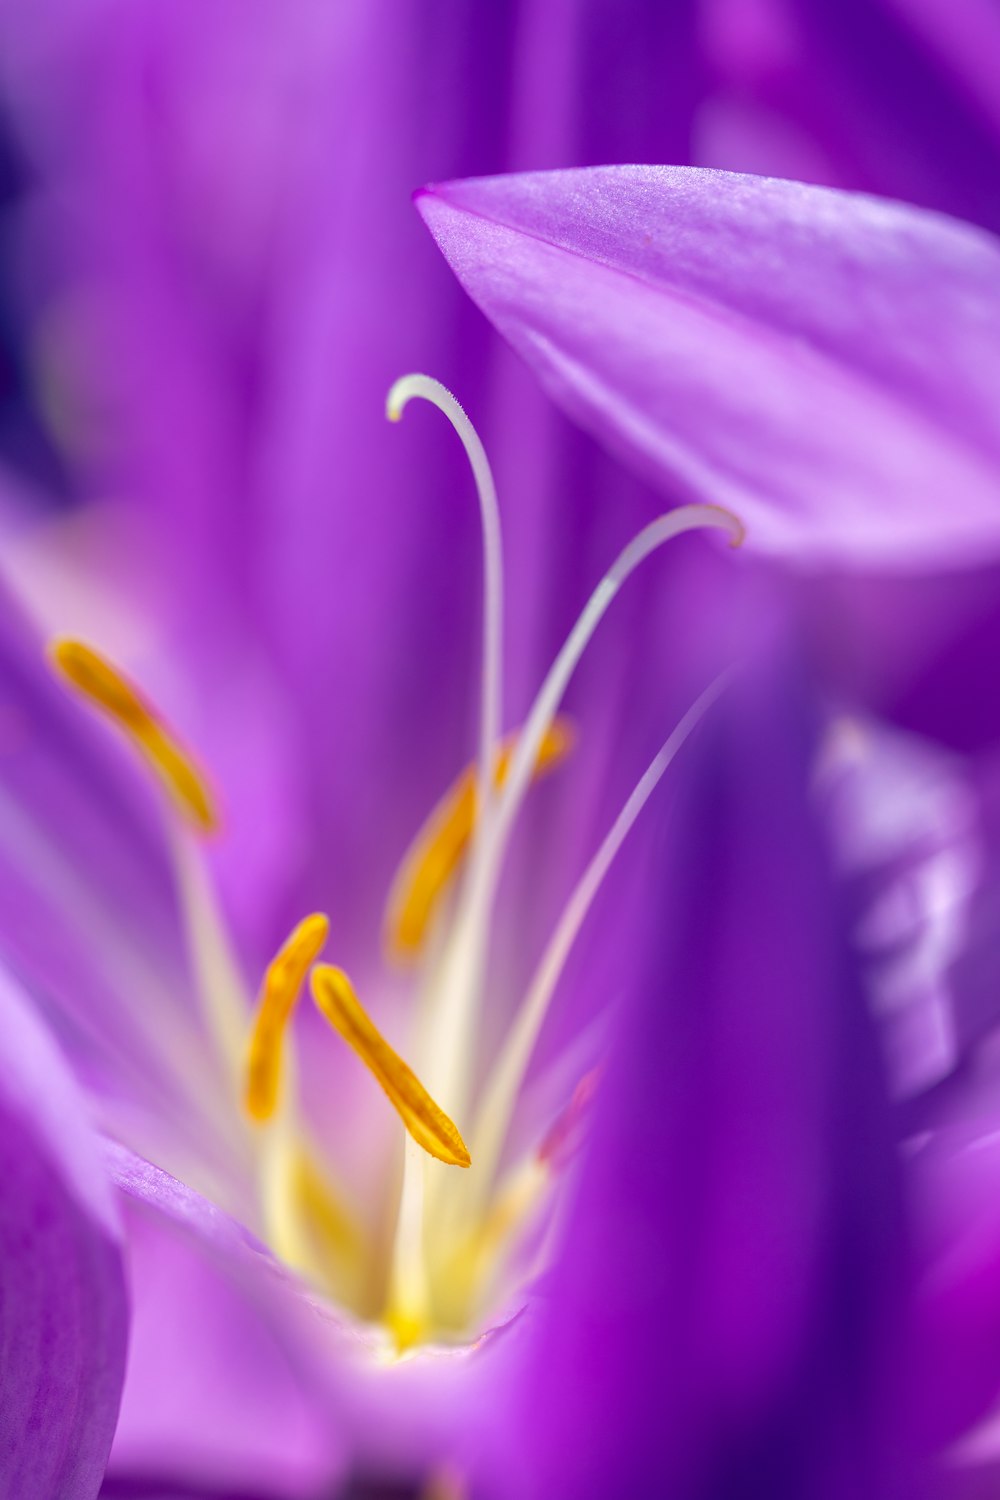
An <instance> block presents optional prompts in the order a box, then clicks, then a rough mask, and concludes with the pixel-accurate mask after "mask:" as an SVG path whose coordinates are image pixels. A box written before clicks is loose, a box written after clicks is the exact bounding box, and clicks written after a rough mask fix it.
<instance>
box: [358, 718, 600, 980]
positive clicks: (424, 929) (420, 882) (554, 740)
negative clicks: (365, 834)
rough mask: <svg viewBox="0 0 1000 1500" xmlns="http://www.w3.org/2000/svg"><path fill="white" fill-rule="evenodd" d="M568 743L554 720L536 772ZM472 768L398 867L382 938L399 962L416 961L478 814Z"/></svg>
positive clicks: (499, 776) (497, 772)
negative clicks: (384, 932)
mask: <svg viewBox="0 0 1000 1500" xmlns="http://www.w3.org/2000/svg"><path fill="white" fill-rule="evenodd" d="M516 743H517V736H516V735H508V737H507V739H506V740H505V741H504V742H503V744H502V745H501V747H500V749H499V750H498V751H497V754H496V758H495V760H494V763H493V781H494V785H495V786H496V787H497V788H499V787H502V786H503V784H504V781H505V780H506V779H507V772H508V771H509V769H510V763H511V759H512V757H513V754H514V747H515V745H516ZM572 747H573V729H572V725H571V724H570V722H569V720H568V719H565V718H557V719H555V720H554V721H553V723H552V725H551V727H550V728H549V730H548V732H547V734H546V735H545V737H544V739H543V740H542V743H541V746H540V748H539V751H538V758H537V760H536V761H535V773H534V774H535V776H536V777H537V776H542V775H544V774H545V772H546V771H549V770H552V769H553V768H554V767H555V766H557V765H559V763H560V762H561V761H563V760H565V758H566V756H567V755H568V754H569V752H570V750H571V749H572ZM477 802H478V798H477V795H476V772H475V768H474V767H469V769H468V770H466V771H463V773H462V775H461V776H460V777H459V778H458V780H457V781H456V782H455V783H454V785H453V786H452V787H451V788H450V789H449V790H448V791H447V792H446V793H445V795H444V796H443V797H442V799H441V801H440V802H439V803H438V804H437V806H436V807H435V808H434V810H433V812H432V813H431V814H430V816H429V817H428V819H427V821H426V822H425V823H424V825H423V827H422V828H421V830H420V832H419V833H418V834H417V836H416V838H415V839H414V841H413V843H412V844H411V845H410V849H409V851H408V853H407V854H406V856H405V858H404V860H403V862H402V864H401V865H400V867H399V873H398V874H397V876H396V879H395V880H394V881H393V886H392V891H391V892H390V895H389V901H388V905H387V910H386V924H385V926H386V940H387V946H388V948H389V951H390V953H391V955H392V957H393V958H394V959H396V960H397V961H398V962H400V963H407V962H411V961H412V960H413V959H415V958H416V957H417V956H418V955H419V953H420V951H421V949H422V948H423V945H424V940H425V938H426V936H427V933H428V931H429V929H430V925H431V919H432V917H433V915H434V912H435V909H436V908H437V904H438V902H439V901H440V899H441V897H442V895H443V894H444V892H445V890H446V889H447V887H448V883H449V881H450V880H451V878H452V876H453V875H454V873H455V871H456V869H457V868H458V865H459V863H460V862H461V859H462V856H463V855H464V853H465V851H466V849H467V848H468V846H469V840H470V839H471V838H472V834H473V831H474V829H475V826H476V818H477V816H478V807H477Z"/></svg>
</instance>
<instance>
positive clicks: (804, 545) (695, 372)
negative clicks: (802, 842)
mask: <svg viewBox="0 0 1000 1500" xmlns="http://www.w3.org/2000/svg"><path fill="white" fill-rule="evenodd" d="M418 202H419V207H420V211H421V213H422V214H423V216H424V218H425V220H426V221H427V223H428V225H429V227H430V228H431V230H432V232H433V233H434V235H435V237H436V239H437V240H438V243H439V245H440V246H441V248H442V250H443V251H444V253H445V255H446V256H447V257H448V259H449V261H450V263H451V265H452V267H453V269H454V270H455V271H456V274H457V275H458V276H459V278H460V280H461V281H462V282H463V284H464V285H465V287H466V289H467V290H468V291H469V292H470V294H471V295H472V297H473V298H474V299H475V300H476V301H477V302H478V303H479V305H480V306H481V307H482V308H483V310H484V311H485V312H486V313H487V315H488V316H489V317H490V318H491V319H492V320H493V321H494V322H495V323H496V325H497V327H498V328H499V329H500V330H501V332H503V333H504V334H505V336H506V337H507V338H508V339H509V340H510V341H511V343H512V344H513V345H514V347H515V348H516V349H517V350H518V351H519V352H520V353H521V354H522V355H523V356H524V357H525V358H526V359H527V360H528V361H529V363H530V364H532V366H533V367H534V368H535V370H536V372H537V373H538V375H539V377H540V378H541V380H542V381H543V383H544V385H545V387H546V389H547V390H548V391H549V393H550V395H552V396H553V398H554V399H555V400H556V401H557V402H559V403H560V404H561V405H562V406H563V407H564V408H565V409H566V410H567V411H568V412H569V413H570V414H571V415H572V416H573V417H574V418H575V419H576V420H577V421H579V422H580V423H581V424H582V425H583V426H585V427H587V428H588V429H589V430H591V431H593V432H594V433H596V434H597V435H598V436H599V437H600V438H601V439H602V440H603V441H605V442H607V443H608V444H609V446H610V447H612V448H613V449H614V450H615V451H616V452H617V453H618V454H620V455H621V456H624V457H625V458H626V459H628V460H629V461H630V462H631V463H633V464H634V465H635V466H636V467H637V468H638V469H639V470H640V471H641V472H642V473H643V474H644V475H645V476H647V477H648V478H650V479H652V480H654V482H658V483H659V484H660V485H661V486H662V487H663V488H664V489H665V490H666V492H667V493H668V494H669V495H670V496H671V497H672V498H675V499H680V498H690V497H692V496H694V497H696V498H698V499H703V500H711V501H715V502H717V503H719V504H721V505H726V506H728V507H730V508H731V509H733V510H735V511H736V512H737V514H738V515H740V517H741V518H742V519H743V520H744V521H745V523H746V525H747V528H748V533H749V536H748V545H749V546H751V547H756V548H759V549H762V550H764V551H767V552H776V553H780V554H785V555H790V556H791V557H793V558H795V559H799V560H801V561H803V562H805V561H816V560H817V559H822V560H825V561H835V560H843V561H850V562H855V563H867V564H872V563H875V562H882V563H885V564H889V565H896V566H900V565H911V566H912V565H914V564H923V565H927V564H928V563H929V562H930V561H931V560H932V559H933V561H934V562H935V563H936V564H937V565H938V566H940V565H941V564H942V562H944V561H947V560H951V561H953V562H970V561H973V560H976V559H978V558H980V557H983V556H990V555H995V553H996V551H997V548H998V545H1000V503H998V500H997V494H996V484H995V472H996V466H997V463H998V461H1000V416H998V413H997V407H996V402H995V399H994V395H993V393H994V391H995V388H996V382H997V378H998V373H1000V355H998V353H997V351H998V349H1000V297H998V295H997V290H996V288H997V283H998V276H1000V247H998V246H997V244H996V243H995V242H994V241H993V239H992V238H991V237H989V236H987V235H985V234H983V233H982V232H980V231H977V230H974V229H972V228H970V227H969V226H966V225H961V224H959V223H958V222H955V221H950V220H947V219H943V218H939V217H937V216H935V215H930V214H926V213H922V212H918V211H916V210H913V209H909V208H906V207H903V206H902V205H897V204H892V203H885V202H879V201H878V200H875V199H872V198H866V197H862V196H859V195H850V194H843V193H837V192H834V191H831V190H829V189H822V188H813V187H807V186H804V185H802V184H798V183H790V182H779V181H776V180H772V179H766V178H753V177H743V176H738V175H733V174H727V173H719V172H710V171H699V170H697V169H694V168H683V167H606V168H596V169H592V170H586V171H569V172H554V173H547V174H541V173H531V174H524V175H521V176H511V177H499V178H483V179H474V180H472V181H467V182H452V183H446V184H444V185H441V186H437V187H434V188H431V189H428V190H427V191H425V192H424V193H423V194H422V195H421V196H420V198H419V200H418Z"/></svg>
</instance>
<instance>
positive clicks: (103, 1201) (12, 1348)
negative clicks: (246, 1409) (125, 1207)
mask: <svg viewBox="0 0 1000 1500" xmlns="http://www.w3.org/2000/svg"><path fill="white" fill-rule="evenodd" d="M0 1035H2V1037H3V1045H2V1048H0V1181H2V1184H3V1186H2V1190H0V1493H2V1494H4V1495H10V1496H15V1495H16V1496H18V1497H19V1500H51V1497H52V1496H55V1495H58V1496H60V1500H89V1497H93V1496H94V1495H96V1494H97V1492H98V1489H99V1487H100V1483H101V1477H102V1475H103V1473H104V1466H105V1463H106V1460H107V1455H108V1450H109V1448H110V1446H111V1438H112V1434H113V1432H114V1428H115V1421H116V1418H117V1415H118V1400H119V1395H120V1392H121V1386H122V1376H123V1371H124V1365H125V1339H126V1326H127V1320H128V1313H127V1305H126V1295H125V1284H124V1275H123V1269H122V1261H121V1253H120V1249H119V1242H118V1240H119V1236H118V1228H117V1220H116V1214H115V1206H114V1201H113V1196H112V1193H111V1190H110V1186H109V1184H108V1182H107V1179H106V1177H105V1174H104V1170H103V1165H102V1161H101V1157H100V1153H99V1151H98V1150H97V1144H96V1138H95V1137H93V1136H92V1135H91V1132H90V1128H89V1124H88V1121H87V1119H86V1115H85V1113H84V1109H83V1105H82V1101H81V1100H80V1097H79V1095H78V1093H77V1091H76V1088H75V1085H74V1083H73V1080H72V1078H71V1077H70V1075H69V1072H68V1070H67V1068H66V1066H65V1064H64V1063H63V1061H62V1059H61V1058H60V1056H59V1054H58V1053H57V1052H56V1050H55V1047H54V1046H53V1044H52V1042H51V1040H50V1039H49V1037H48V1036H47V1035H46V1033H45V1031H44V1030H43V1028H42V1027H41V1025H40V1023H39V1022H38V1020H37V1019H36V1018H35V1017H34V1015H33V1014H32V1012H31V1010H30V1009H29V1007H28V1006H27V1004H26V1002H25V1001H24V1000H22V999H21V998H20V996H19V995H18V993H17V991H16V990H15V989H14V987H13V985H12V983H11V981H10V980H9V979H8V978H6V977H4V976H2V975H0Z"/></svg>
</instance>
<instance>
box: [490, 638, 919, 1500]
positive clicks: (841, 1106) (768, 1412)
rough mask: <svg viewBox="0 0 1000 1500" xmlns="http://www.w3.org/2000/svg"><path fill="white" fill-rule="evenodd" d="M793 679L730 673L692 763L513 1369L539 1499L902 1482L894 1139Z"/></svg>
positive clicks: (507, 1446) (858, 1489) (773, 1491)
mask: <svg viewBox="0 0 1000 1500" xmlns="http://www.w3.org/2000/svg"><path fill="white" fill-rule="evenodd" d="M786 668H787V662H784V661H782V660H781V659H780V658H779V659H778V660H772V661H771V662H769V663H766V664H765V670H764V671H760V670H759V669H754V670H747V671H746V672H744V673H743V675H742V676H740V677H738V678H737V679H736V680H735V681H734V683H733V685H732V687H731V689H730V690H729V691H728V692H727V694H725V695H724V696H723V698H722V699H721V700H720V702H719V705H718V707H717V710H716V712H715V714H714V716H713V718H711V719H710V720H709V721H708V722H706V725H705V727H704V731H703V733H702V735H701V736H700V738H699V743H698V746H697V749H698V754H697V755H696V756H692V757H690V758H689V759H688V760H687V762H686V763H685V766H686V770H687V772H688V775H687V778H686V787H685V792H686V794H684V795H682V794H679V795H678V801H677V807H678V810H679V813H680V817H679V819H678V820H677V821H675V822H674V824H673V825H672V827H671V829H670V840H669V848H670V850H671V851H672V860H673V863H672V865H671V867H670V876H671V878H670V879H669V881H668V883H667V884H666V885H663V884H660V885H656V886H653V887H651V888H650V904H649V908H648V920H649V923H650V938H651V942H652V948H651V955H652V956H653V961H652V962H650V964H649V965H648V967H647V970H646V977H645V983H644V984H642V985H640V986H639V987H638V990H637V993H636V994H635V995H634V997H633V998H632V1000H631V1001H626V1002H625V1007H624V1010H623V1013H622V1015H621V1029H620V1034H619V1038H618V1042H617V1045H616V1046H615V1047H614V1049H613V1051H612V1053H611V1055H610V1057H609V1058H608V1062H607V1072H606V1076H605V1080H604V1082H603V1084H602V1086H601V1089H600V1092H599V1094H598V1097H597V1099H596V1101H595V1104H594V1113H593V1123H592V1133H591V1135H590V1138H589V1142H588V1144H587V1145H586V1146H585V1147H584V1152H583V1156H582V1159H581V1169H580V1177H579V1181H578V1185H577V1190H576V1192H575V1195H574V1201H573V1202H572V1203H571V1205H570V1206H569V1208H568V1217H567V1220H566V1223H565V1233H564V1235H563V1236H562V1243H561V1249H560V1250H559V1252H558V1254H557V1259H556V1262H555V1264H554V1267H553V1271H552V1274H551V1275H550V1277H549V1278H548V1279H547V1281H546V1283H545V1284H544V1286H543V1288H542V1294H541V1296H540V1299H539V1306H538V1307H537V1309H536V1310H535V1313H534V1318H535V1327H534V1330H533V1333H532V1336H531V1339H530V1345H531V1346H532V1347H533V1349H534V1357H533V1359H528V1360H527V1361H526V1364H527V1368H525V1367H524V1366H521V1367H520V1368H519V1369H517V1368H516V1366H515V1368H516V1376H515V1379H514V1382H513V1389H512V1391H511V1392H510V1395H509V1400H510V1402H511V1407H512V1410H513V1412H514V1414H515V1415H514V1416H513V1418H510V1417H508V1420H510V1421H511V1426H509V1427H506V1428H503V1427H502V1431H503V1434H504V1436H503V1441H502V1443H501V1445H500V1448H501V1450H502V1451H505V1452H506V1453H507V1454H508V1455H510V1454H514V1455H515V1461H517V1460H518V1459H519V1461H520V1462H521V1464H522V1465H523V1471H522V1474H521V1482H522V1484H523V1488H516V1489H513V1490H512V1492H513V1493H517V1494H519V1495H522V1494H523V1495H525V1496H533V1495H539V1496H543V1495H551V1494H556V1493H558V1494H559V1495H560V1496H567V1497H577V1496H579V1497H584V1496H591V1495H601V1494H637V1495H638V1494H643V1495H646V1494H670V1495H676V1496H692V1495H698V1496H713V1497H715V1496H719V1497H721V1496H722V1495H736V1494H738V1495H744V1494H750V1493H758V1492H759V1491H764V1492H766V1493H767V1494H768V1495H769V1496H771V1497H772V1500H777V1497H783V1496H789V1497H791V1496H802V1495H809V1496H810V1497H816V1500H819V1497H822V1500H831V1497H834V1496H838V1497H839V1496H844V1497H847V1496H855V1495H859V1494H865V1495H870V1494H880V1495H889V1494H896V1493H897V1490H896V1489H894V1488H893V1486H892V1484H891V1483H888V1482H886V1484H885V1486H884V1487H882V1482H883V1481H887V1480H888V1479H889V1478H890V1477H894V1476H890V1473H889V1470H888V1469H887V1468H886V1463H887V1457H888V1456H889V1455H891V1453H892V1450H893V1445H894V1444H898V1432H897V1430H896V1426H895V1422H894V1420H893V1416H894V1413H893V1396H894V1394H895V1387H894V1380H893V1379H892V1378H890V1377H891V1376H894V1375H895V1373H897V1372H896V1371H895V1370H894V1369H893V1368H892V1361H893V1358H894V1355H893V1352H892V1351H893V1348H894V1343H895V1340H896V1339H897V1338H898V1336H899V1331H900V1325H901V1310H900V1290H901V1285H902V1282H901V1280H900V1271H901V1259H900V1251H901V1237H900V1228H899V1226H900V1216H899V1194H898V1184H897V1181H896V1164H895V1158H894V1148H893V1142H892V1134H891V1126H890V1120H889V1114H888V1108H887V1104H886V1099H885V1096H884V1092H883V1089H882V1085H881V1080H880V1078H879V1076H878V1070H877V1065H876V1061H875V1046H874V1036H873V1034H872V1028H871V1025H870V1023H869V1020H868V1017H867V1014H866V1011H865V1006H864V1001H863V996H862V994H861V992H860V987H859V985H858V983H857V980H856V977H855V975H854V971H853V968H852V965H851V962H850V960H849V957H848V952H847V948H846V943H845V940H844V936H843V932H842V928H841V924H840V922H839V915H838V910H837V903H836V901H835V899H834V893H833V889H832V886H831V881H830V876H829V869H828V866H827V862H826V856H825V851H824V848H823V845H822V841H821V839H820V837H819V833H818V830H817V828H816V826H815V824H814V819H813V816H812V811H811V808H810V806H809V804H808V800H807V798H808V785H809V782H808V776H809V770H810V764H811V758H812V757H811V749H810V740H811V735H810V729H809V722H808V709H807V705H806V704H805V703H804V702H803V699H802V697H801V690H800V687H799V684H798V683H797V682H796V679H795V675H794V673H792V675H789V674H788V671H787V670H786ZM661 912H668V913H669V914H670V915H669V921H668V922H664V921H663V920H662V918H661V916H660V913H661ZM497 1404H498V1406H499V1405H501V1398H498V1402H497ZM911 1456H912V1455H911V1454H909V1453H907V1451H906V1449H905V1448H903V1449H901V1450H900V1452H899V1453H898V1459H899V1462H900V1464H901V1465H903V1466H904V1467H905V1464H906V1462H907V1461H908V1459H909V1458H910V1457H911ZM889 1462H890V1464H891V1463H892V1462H895V1459H890V1460H889ZM762 1476H766V1480H762ZM898 1493H912V1491H907V1490H905V1488H904V1489H902V1490H900V1491H898Z"/></svg>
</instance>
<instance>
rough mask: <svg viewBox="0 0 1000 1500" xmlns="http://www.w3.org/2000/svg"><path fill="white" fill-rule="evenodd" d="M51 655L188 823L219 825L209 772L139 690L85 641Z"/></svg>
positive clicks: (59, 645)
mask: <svg viewBox="0 0 1000 1500" xmlns="http://www.w3.org/2000/svg"><path fill="white" fill-rule="evenodd" d="M49 657H50V659H51V661H52V663H53V665H54V666H55V667H56V668H57V670H58V671H59V672H60V673H61V674H62V675H63V677H65V679H66V681H67V682H69V683H70V684H71V686H72V687H74V688H75V689H76V690H77V692H78V693H81V694H82V696H83V697H84V698H88V699H89V700H90V702H91V703H93V704H95V705H96V706H97V707H98V708H99V709H101V710H102V711H103V712H104V713H106V714H107V715H108V717H109V718H111V719H114V721H115V723H116V724H118V726H119V727H120V728H121V729H123V730H124V731H125V733H126V734H127V735H128V736H129V738H130V739H131V740H132V741H133V743H134V744H135V745H136V747H137V748H138V749H139V750H140V751H141V753H142V754H143V755H144V756H145V757H146V759H147V760H148V761H149V763H150V765H151V766H152V767H153V769H154V770H155V771H156V773H157V774H158V775H159V777H160V778H161V780H162V781H163V783H164V784H165V786H166V788H167V790H168V791H169V793H170V795H171V797H172V798H173V799H174V801H175V802H176V804H177V806H178V808H179V809H180V811H181V812H182V813H183V815H184V816H185V817H186V818H187V819H188V821H189V822H191V823H193V824H194V826H195V827H196V828H198V829H200V830H201V831H202V832H203V833H211V832H212V830H213V829H215V828H217V827H218V817H217V815H216V810H215V806H214V804H213V801H212V797H211V794H210V793H209V790H208V788H207V786H206V785H205V780H204V778H203V776H202V775H201V773H200V772H199V771H198V769H197V767H196V766H195V764H194V762H193V760H192V759H191V757H190V755H188V753H187V751H186V750H183V749H182V748H181V746H180V745H179V744H178V742H177V740H176V739H175V738H174V736H173V735H172V734H171V732H170V730H169V729H168V728H167V726H166V725H165V724H164V722H163V720H162V719H161V718H160V716H159V714H158V713H157V711H156V709H155V708H154V707H153V706H152V704H151V703H149V702H147V700H146V699H145V698H144V697H143V696H142V694H141V693H140V692H139V690H138V688H136V687H134V686H133V684H132V683H130V682H129V681H128V679H127V678H126V677H124V676H123V675H122V673H121V672H119V670H118V668H117V667H114V666H112V664H111V663H110V662H109V661H108V660H107V659H106V658H105V657H103V656H100V655H98V653H97V652H96V651H94V650H93V649H92V648H91V647H90V646H85V645H84V644H83V642H82V641H74V640H59V641H54V642H53V643H52V645H51V646H50V647H49Z"/></svg>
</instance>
